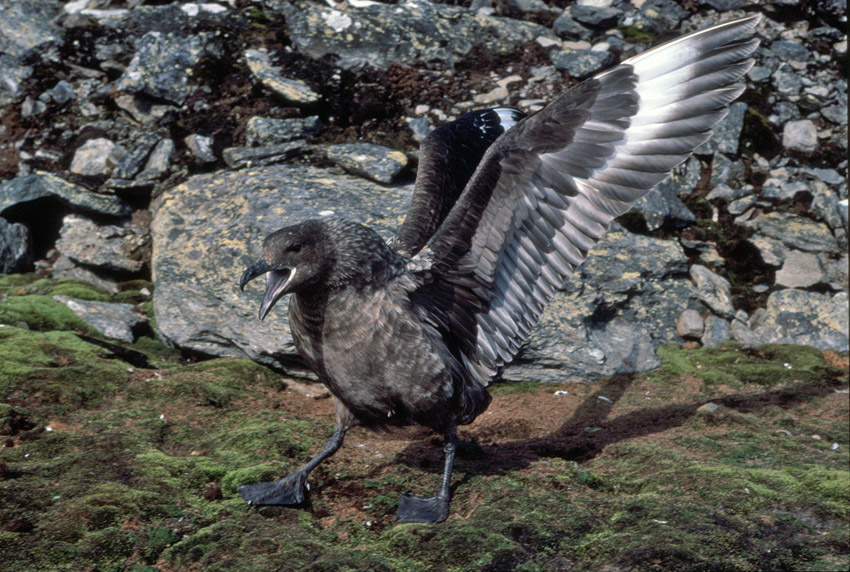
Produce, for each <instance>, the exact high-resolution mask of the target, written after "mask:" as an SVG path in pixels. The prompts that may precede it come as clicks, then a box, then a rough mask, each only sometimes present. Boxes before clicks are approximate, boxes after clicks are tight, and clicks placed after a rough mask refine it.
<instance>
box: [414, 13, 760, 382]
mask: <svg viewBox="0 0 850 572" xmlns="http://www.w3.org/2000/svg"><path fill="white" fill-rule="evenodd" d="M759 19H760V17H759V16H754V17H749V18H744V19H740V20H736V21H733V22H728V23H725V24H721V25H718V26H714V27H712V28H709V29H707V30H704V31H701V32H697V33H694V34H690V35H687V36H683V37H682V38H679V39H677V40H674V41H672V42H669V43H667V44H664V45H662V46H659V47H657V48H654V49H652V50H649V51H647V52H645V53H643V54H641V55H638V56H636V57H633V58H630V59H628V60H626V61H624V62H623V63H621V64H620V65H618V66H615V67H614V68H612V69H610V70H608V71H606V72H604V73H601V74H599V75H597V76H595V77H593V78H591V79H589V80H587V81H585V82H583V83H581V84H579V85H578V86H576V87H575V88H573V89H571V90H570V91H568V92H567V93H565V94H564V95H562V96H561V97H559V98H558V99H556V100H554V101H553V102H552V103H551V104H550V105H548V106H547V107H546V108H544V109H543V110H542V111H540V112H539V113H538V114H536V115H533V116H531V117H529V118H527V119H525V120H523V121H521V122H520V123H518V124H517V125H516V126H515V127H514V128H513V129H511V130H510V131H508V132H507V133H505V135H503V136H502V137H501V138H500V139H499V140H498V141H496V142H495V143H494V144H493V145H492V146H491V147H490V149H489V150H488V151H487V154H486V155H485V156H484V158H483V159H482V161H481V164H480V165H479V167H478V170H477V171H476V173H475V174H474V175H473V177H472V179H471V180H470V182H469V184H468V185H467V187H466V189H464V191H463V194H462V195H461V196H460V198H459V199H458V201H457V204H456V205H455V206H454V208H453V209H452V211H451V212H450V213H449V215H448V217H447V218H446V220H445V221H444V222H443V224H442V226H441V227H440V228H439V229H438V230H437V232H436V233H435V235H434V237H433V238H432V239H431V241H430V243H429V244H428V246H427V248H426V249H425V250H423V252H422V253H421V254H420V256H419V257H418V258H415V259H414V261H413V262H417V261H419V263H420V265H421V266H425V267H430V269H429V270H426V271H423V272H424V274H422V277H423V279H424V284H423V286H421V287H420V288H419V290H418V291H417V292H416V293H415V294H414V296H413V299H414V301H415V302H416V303H418V304H421V305H422V307H423V308H428V311H429V313H430V314H431V316H432V317H433V319H434V320H435V321H436V322H437V323H438V325H439V326H440V327H441V329H442V330H443V331H444V332H446V334H445V335H447V336H448V337H449V340H450V341H451V342H452V343H453V344H455V346H456V347H457V348H458V349H459V350H460V351H461V353H462V356H463V359H464V361H465V362H466V363H467V366H468V367H470V368H471V369H472V370H473V371H475V372H477V373H478V375H479V377H480V379H481V381H483V382H488V381H490V380H492V379H493V378H494V377H495V376H496V375H497V373H498V371H499V369H500V368H501V366H503V365H504V364H506V363H507V362H509V361H510V360H511V359H512V358H513V356H514V355H515V354H516V352H517V351H518V349H519V347H520V345H521V344H522V343H523V341H524V340H525V339H526V338H527V336H528V334H529V332H530V331H531V328H532V327H533V326H534V325H535V324H536V323H537V321H538V319H539V317H540V314H541V313H542V312H543V308H544V307H545V306H546V304H547V303H548V302H549V301H550V300H551V299H552V297H553V296H554V294H555V291H556V289H557V288H559V287H560V286H561V285H562V284H563V281H564V279H565V277H566V276H567V275H568V274H570V273H571V272H572V271H573V270H574V269H575V268H576V267H577V266H578V265H579V264H581V262H582V261H583V260H584V258H585V257H586V256H587V252H588V250H590V249H591V248H592V247H593V246H594V245H595V244H596V243H597V242H598V240H599V238H600V237H601V236H602V235H603V234H604V233H605V232H606V230H607V229H608V225H609V223H610V222H611V220H612V219H613V218H614V217H616V216H618V215H620V214H622V213H624V212H625V211H626V210H628V209H629V207H630V206H631V205H632V203H634V202H635V201H636V200H638V199H639V198H640V197H642V196H643V195H645V194H646V193H647V192H648V191H649V190H651V189H652V188H653V187H654V186H655V185H656V184H658V183H659V182H660V181H661V180H663V179H664V178H665V177H667V175H668V174H669V173H670V171H671V170H672V169H673V168H674V167H675V166H676V165H678V164H680V163H681V162H682V161H684V160H685V159H686V158H687V157H688V156H689V155H690V153H691V152H692V151H693V149H694V148H695V147H697V146H698V145H700V144H701V143H702V142H704V141H705V140H707V139H708V138H709V137H710V135H711V127H712V126H713V125H714V124H716V123H717V122H718V121H720V120H721V119H722V118H723V117H724V116H725V115H726V113H727V108H728V105H729V103H730V102H731V101H733V100H734V99H735V98H736V97H738V96H739V95H740V94H741V92H742V91H743V90H744V86H743V84H741V83H740V79H741V77H742V76H743V75H744V74H745V73H746V72H747V70H749V69H750V67H751V66H752V63H753V62H752V60H751V59H749V58H750V55H751V54H752V53H753V51H754V50H755V49H756V48H757V47H758V40H756V39H751V35H752V31H753V29H754V28H755V26H756V24H757V23H758V21H759ZM422 263H428V264H422ZM411 267H415V265H414V264H412V265H411Z"/></svg>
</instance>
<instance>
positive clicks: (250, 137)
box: [245, 115, 322, 147]
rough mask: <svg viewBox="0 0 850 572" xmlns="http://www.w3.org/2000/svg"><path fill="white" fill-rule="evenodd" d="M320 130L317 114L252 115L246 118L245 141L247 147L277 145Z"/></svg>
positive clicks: (320, 123)
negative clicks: (277, 116) (299, 115)
mask: <svg viewBox="0 0 850 572" xmlns="http://www.w3.org/2000/svg"><path fill="white" fill-rule="evenodd" d="M321 130H322V121H321V120H320V119H319V116H318V115H311V116H310V117H292V118H289V119H275V118H273V117H252V118H251V119H249V120H248V127H247V130H246V132H245V139H246V141H245V142H246V144H247V145H248V147H257V146H263V145H277V144H278V143H285V142H286V141H292V140H293V139H303V138H305V137H309V136H311V135H316V134H318V133H319V131H321Z"/></svg>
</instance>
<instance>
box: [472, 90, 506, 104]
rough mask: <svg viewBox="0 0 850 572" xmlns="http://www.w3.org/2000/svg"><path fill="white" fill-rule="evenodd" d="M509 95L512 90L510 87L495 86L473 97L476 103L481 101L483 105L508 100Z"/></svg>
mask: <svg viewBox="0 0 850 572" xmlns="http://www.w3.org/2000/svg"><path fill="white" fill-rule="evenodd" d="M509 95H510V92H509V91H508V88H506V87H495V88H493V89H491V90H490V91H488V92H487V93H479V94H478V95H476V96H475V97H474V98H473V99H474V100H475V103H479V104H481V105H490V104H493V103H498V102H500V101H504V100H506V99H507V98H508V96H509Z"/></svg>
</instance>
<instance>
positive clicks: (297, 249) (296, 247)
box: [284, 243, 301, 253]
mask: <svg viewBox="0 0 850 572" xmlns="http://www.w3.org/2000/svg"><path fill="white" fill-rule="evenodd" d="M284 252H296V253H297V252H301V245H300V244H298V243H295V244H290V245H289V246H287V247H286V248H285V249H284Z"/></svg>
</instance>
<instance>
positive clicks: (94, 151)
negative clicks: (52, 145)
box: [69, 137, 115, 176]
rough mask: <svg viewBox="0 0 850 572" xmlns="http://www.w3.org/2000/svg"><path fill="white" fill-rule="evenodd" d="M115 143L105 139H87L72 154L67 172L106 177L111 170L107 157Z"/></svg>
mask: <svg viewBox="0 0 850 572" xmlns="http://www.w3.org/2000/svg"><path fill="white" fill-rule="evenodd" d="M114 149H115V143H113V142H112V141H110V140H109V139H106V138H105V137H98V138H96V139H89V140H88V141H86V142H85V143H84V144H83V145H82V146H80V148H79V149H77V150H76V152H75V153H74V159H73V160H72V161H71V167H70V168H69V170H70V171H71V172H72V173H74V174H77V175H86V176H98V175H108V174H109V173H110V171H111V170H112V165H111V164H110V163H109V157H110V154H111V153H112V151H113V150H114Z"/></svg>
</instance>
